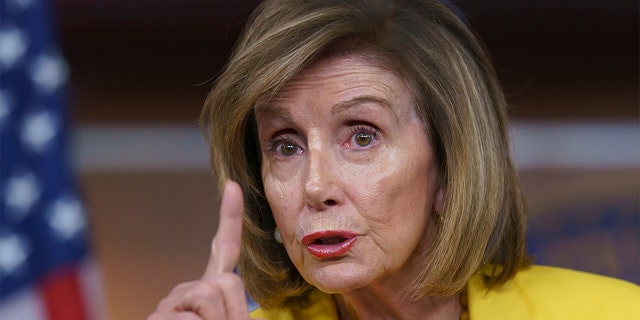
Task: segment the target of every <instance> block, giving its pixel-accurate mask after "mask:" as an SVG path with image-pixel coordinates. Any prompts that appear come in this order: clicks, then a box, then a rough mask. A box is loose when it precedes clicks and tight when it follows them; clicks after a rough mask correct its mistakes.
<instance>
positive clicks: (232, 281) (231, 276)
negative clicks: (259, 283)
mask: <svg viewBox="0 0 640 320" xmlns="http://www.w3.org/2000/svg"><path fill="white" fill-rule="evenodd" d="M216 279H217V281H218V282H219V283H220V285H222V286H223V287H236V286H242V285H243V284H242V279H241V278H240V276H239V275H237V274H235V273H230V272H228V273H222V274H219V275H217V276H216Z"/></svg>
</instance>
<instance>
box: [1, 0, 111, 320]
mask: <svg viewBox="0 0 640 320" xmlns="http://www.w3.org/2000/svg"><path fill="white" fill-rule="evenodd" d="M48 5H49V4H48V3H47V2H46V1H45V0H0V137H1V141H0V173H1V176H0V319H3V320H14V319H15V320H18V319H20V320H40V319H42V320H45V319H49V320H58V319H60V320H62V319H64V320H75V319H96V318H102V316H101V314H102V312H100V311H99V310H100V307H99V306H100V304H101V301H100V300H101V298H100V285H99V277H98V273H97V272H96V270H97V268H96V266H95V263H93V259H92V258H91V256H90V250H89V245H88V233H87V226H88V221H87V217H86V214H85V208H84V206H83V203H82V201H81V199H80V196H79V192H78V186H77V185H76V183H75V182H74V177H73V172H72V170H71V167H70V163H69V154H68V151H69V150H68V144H67V141H66V138H67V135H68V130H69V126H68V119H67V118H68V108H67V101H66V96H65V91H66V90H65V83H66V80H67V78H68V69H67V66H66V64H65V62H64V60H63V58H62V56H61V53H60V50H59V48H58V47H57V45H56V42H55V37H54V34H53V31H52V26H53V23H52V21H51V16H50V14H49V9H50V8H49V6H48Z"/></svg>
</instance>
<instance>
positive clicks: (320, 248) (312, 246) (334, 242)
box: [302, 230, 358, 259]
mask: <svg viewBox="0 0 640 320" xmlns="http://www.w3.org/2000/svg"><path fill="white" fill-rule="evenodd" d="M357 239H358V238H357V235H356V234H355V233H353V232H349V231H339V230H329V231H318V232H314V233H311V234H308V235H306V236H304V237H303V238H302V244H304V245H305V246H306V247H307V250H308V251H309V253H311V254H312V255H314V256H315V257H316V258H319V259H328V258H337V257H340V256H342V255H344V254H345V253H347V251H349V249H351V247H353V244H354V243H355V242H356V240H357Z"/></svg>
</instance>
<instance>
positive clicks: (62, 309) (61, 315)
mask: <svg viewBox="0 0 640 320" xmlns="http://www.w3.org/2000/svg"><path fill="white" fill-rule="evenodd" d="M40 292H41V294H42V296H43V298H44V299H43V300H44V304H45V307H46V310H47V314H48V315H49V318H48V319H49V320H85V319H87V317H86V312H85V307H84V299H83V297H82V291H81V288H80V283H79V281H78V277H77V270H76V268H75V266H74V267H66V268H63V269H60V270H56V271H54V272H51V273H50V274H48V275H47V276H46V277H45V278H44V279H43V280H42V281H40Z"/></svg>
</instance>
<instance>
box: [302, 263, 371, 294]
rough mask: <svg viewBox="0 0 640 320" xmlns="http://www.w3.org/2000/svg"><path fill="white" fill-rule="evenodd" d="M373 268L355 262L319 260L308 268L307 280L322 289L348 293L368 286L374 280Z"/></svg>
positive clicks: (334, 292)
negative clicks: (312, 266)
mask: <svg viewBox="0 0 640 320" xmlns="http://www.w3.org/2000/svg"><path fill="white" fill-rule="evenodd" d="M371 271H372V270H370V269H368V268H366V267H365V266H361V265H357V264H355V263H349V262H340V261H331V262H319V263H318V264H316V265H315V266H314V268H311V269H310V270H307V272H306V273H307V275H310V276H308V277H305V278H306V280H307V282H309V283H310V284H312V285H313V286H314V287H316V288H318V289H319V290H320V291H322V292H325V293H329V294H336V293H346V292H350V291H353V290H356V289H359V288H362V287H365V286H367V285H368V284H369V283H371V282H372V280H373V279H372V277H371V274H372V272H371Z"/></svg>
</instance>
